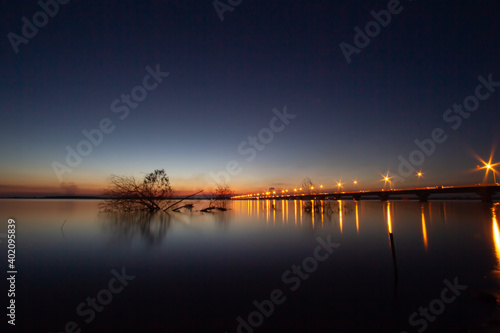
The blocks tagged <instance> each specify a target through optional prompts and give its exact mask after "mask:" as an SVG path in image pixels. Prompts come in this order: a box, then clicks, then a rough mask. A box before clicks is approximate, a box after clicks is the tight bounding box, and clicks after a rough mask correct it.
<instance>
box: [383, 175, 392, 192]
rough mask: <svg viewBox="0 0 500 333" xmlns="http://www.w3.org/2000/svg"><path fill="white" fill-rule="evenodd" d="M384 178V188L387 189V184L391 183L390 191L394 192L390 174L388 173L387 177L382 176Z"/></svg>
mask: <svg viewBox="0 0 500 333" xmlns="http://www.w3.org/2000/svg"><path fill="white" fill-rule="evenodd" d="M382 177H383V178H382V180H383V181H384V188H385V186H386V184H387V182H389V189H391V190H392V182H391V178H392V177H389V173H387V175H385V176H384V175H382Z"/></svg>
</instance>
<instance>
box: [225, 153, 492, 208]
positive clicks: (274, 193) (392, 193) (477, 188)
mask: <svg viewBox="0 0 500 333" xmlns="http://www.w3.org/2000/svg"><path fill="white" fill-rule="evenodd" d="M479 160H480V161H481V162H482V163H483V166H479V165H478V166H477V170H485V178H484V180H485V183H484V184H476V185H465V186H430V187H429V186H427V187H418V186H417V187H415V188H405V189H395V188H393V186H392V181H391V179H392V178H393V177H389V174H388V173H387V174H386V175H382V179H381V181H383V182H384V188H383V189H382V190H359V189H358V185H359V182H358V181H357V180H353V182H352V184H353V188H354V190H350V191H343V188H344V183H342V181H341V180H339V181H337V182H336V185H335V186H336V187H337V191H334V192H328V191H326V190H324V186H323V185H320V186H319V187H317V186H313V185H311V186H310V187H307V188H303V187H298V188H293V189H286V188H283V189H278V190H276V189H274V188H269V189H268V190H267V191H263V192H258V193H251V194H244V195H237V196H233V197H231V199H235V200H238V199H239V200H242V199H245V200H249V199H255V200H258V199H273V200H276V199H280V200H293V199H307V200H309V199H319V200H322V199H324V200H326V199H332V200H345V199H351V200H361V199H374V198H379V199H380V200H382V201H386V200H389V199H390V198H391V197H393V198H394V197H401V196H404V197H405V198H408V199H412V198H414V199H418V200H420V201H422V202H426V201H427V199H428V198H429V197H430V196H431V195H433V196H436V195H440V194H441V195H448V196H449V195H454V194H455V195H464V194H469V195H470V194H472V195H474V196H475V197H476V198H478V199H481V201H483V202H492V201H493V200H494V198H495V195H496V194H497V193H499V192H500V184H499V183H497V180H496V173H498V171H497V170H496V169H495V167H496V166H497V165H499V164H500V163H495V164H492V162H491V158H490V159H489V161H488V162H485V161H483V160H482V159H479ZM490 172H491V173H492V174H493V177H492V178H493V179H492V180H493V183H490V184H488V183H486V180H487V179H488V175H489V173H490ZM423 176H424V174H423V172H422V171H418V172H417V173H416V177H417V184H418V183H419V181H420V179H421V178H422V177H423ZM387 184H389V189H387Z"/></svg>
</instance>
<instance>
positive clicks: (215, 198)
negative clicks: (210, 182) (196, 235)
mask: <svg viewBox="0 0 500 333" xmlns="http://www.w3.org/2000/svg"><path fill="white" fill-rule="evenodd" d="M233 194H234V191H233V190H232V189H231V187H230V186H229V185H228V184H226V183H224V184H216V186H215V190H214V192H213V194H211V195H210V203H209V204H208V207H207V208H205V209H202V211H204V212H207V211H210V210H212V209H218V210H227V206H228V201H229V200H230V199H231V196H232V195H233Z"/></svg>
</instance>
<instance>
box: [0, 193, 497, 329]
mask: <svg viewBox="0 0 500 333" xmlns="http://www.w3.org/2000/svg"><path fill="white" fill-rule="evenodd" d="M204 205H206V203H205V202H195V209H194V210H193V211H191V212H190V211H185V212H182V213H171V214H170V215H166V214H163V215H158V216H153V217H150V216H147V215H140V214H135V215H134V214H121V215H116V214H106V213H100V212H99V210H98V201H84V200H81V201H76V200H75V201H68V200H1V201H0V213H1V218H2V226H1V228H0V232H3V233H6V232H7V219H8V218H13V219H15V221H16V225H17V229H16V232H17V233H16V242H17V243H16V244H17V251H16V255H17V257H16V266H17V270H18V275H17V281H16V304H17V313H16V323H17V325H16V329H15V330H11V331H16V332H65V329H66V328H65V327H66V325H68V327H69V328H68V329H67V331H68V332H73V331H74V332H78V329H81V332H221V333H223V332H238V331H239V332H245V333H246V332H402V331H407V332H417V331H418V330H419V329H420V330H421V331H423V329H424V328H425V331H426V332H462V331H463V332H466V331H467V329H469V330H470V331H471V332H499V331H500V326H495V325H494V324H495V320H498V319H499V318H500V317H498V313H497V312H498V307H496V306H495V305H494V304H491V303H488V302H485V301H483V299H482V298H481V297H479V295H484V293H488V294H491V295H495V296H500V274H499V272H500V232H499V226H498V221H497V216H500V205H498V203H497V204H483V203H479V202H431V203H425V204H421V203H418V202H378V201H361V202H359V203H356V202H353V201H342V202H337V201H332V202H324V203H323V204H320V205H318V204H316V205H315V207H310V208H312V209H310V210H308V211H306V209H305V208H306V206H310V202H301V201H276V202H273V201H235V202H231V210H229V211H227V212H218V213H214V214H207V213H201V212H199V211H196V210H197V209H200V208H202V206H204ZM65 220H66V223H65V224H64V227H63V228H62V229H61V226H62V225H63V223H64V221H65ZM391 232H392V241H393V242H392V244H391V241H390V240H391V236H390V233H391ZM318 239H319V240H318ZM0 240H1V241H2V243H1V244H0V248H1V249H2V252H1V253H2V255H3V256H5V257H7V249H6V239H5V238H0ZM327 243H330V246H329V245H327ZM321 244H323V245H321ZM331 244H333V245H331ZM330 252H332V253H330ZM294 265H295V266H294ZM2 269H3V270H4V272H5V271H7V267H6V264H5V266H4V268H2ZM112 270H115V272H114V273H112ZM122 273H125V275H128V276H129V278H128V280H127V279H125V280H124V279H123V278H122V281H124V282H120V281H119V280H118V279H116V277H115V275H120V274H122ZM4 274H6V273H4ZM131 276H134V278H133V279H132V277H131ZM445 280H446V282H445ZM447 283H448V284H451V285H452V287H453V284H458V285H459V286H458V289H457V287H454V288H455V294H454V293H453V291H452V290H450V287H449V286H448V284H447ZM460 286H466V287H467V288H465V287H460ZM2 288H3V291H2V295H5V292H4V291H6V290H7V289H8V288H7V285H6V284H5V280H4V284H2ZM111 289H112V290H113V292H111V291H110V290H111ZM445 289H448V290H445ZM3 297H4V298H3V299H2V300H3V304H4V305H5V306H6V304H7V300H6V297H5V296H3ZM96 297H97V301H96V302H97V304H95V308H94V309H93V308H92V305H91V303H87V302H89V301H88V300H90V302H92V298H96ZM110 297H111V298H110ZM483 298H484V297H483ZM270 299H272V300H274V301H275V302H276V304H275V303H272V301H269V300H270ZM254 301H257V302H256V303H258V304H257V305H255V304H254ZM99 302H101V303H99ZM259 304H260V305H259ZM270 304H272V305H270ZM4 305H2V307H3V308H4V309H5V307H4ZM429 306H430V307H431V309H430V310H428V313H427V314H425V313H423V312H422V313H419V311H420V310H421V309H422V310H423V311H426V309H425V308H429ZM259 307H260V310H258V309H259ZM78 308H79V311H78ZM4 311H5V310H4ZM415 312H417V313H416V315H414V316H413V320H412V322H411V323H410V321H409V318H410V317H411V316H412V314H414V313H415ZM262 313H264V314H262ZM2 316H3V317H4V322H3V323H2V325H3V324H5V321H6V319H5V314H4V315H2ZM426 316H427V317H426ZM238 317H241V318H240V319H239V320H238ZM72 321H73V322H75V323H74V324H72V323H69V324H68V322H72ZM243 321H244V323H243V324H242V322H243ZM412 324H413V325H412ZM72 325H74V326H75V327H76V326H77V328H73V327H72ZM252 325H253V326H252Z"/></svg>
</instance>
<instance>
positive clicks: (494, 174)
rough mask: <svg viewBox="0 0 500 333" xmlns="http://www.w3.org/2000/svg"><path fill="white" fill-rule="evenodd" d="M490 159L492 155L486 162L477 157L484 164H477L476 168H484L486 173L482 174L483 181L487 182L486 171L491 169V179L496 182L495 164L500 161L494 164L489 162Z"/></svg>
mask: <svg viewBox="0 0 500 333" xmlns="http://www.w3.org/2000/svg"><path fill="white" fill-rule="evenodd" d="M491 159H492V157H490V160H489V161H488V162H485V161H483V160H482V159H479V160H480V161H481V163H483V164H484V166H483V167H480V166H479V165H478V168H479V169H485V170H486V173H485V175H484V182H487V181H488V171H490V170H491V172H492V173H493V181H494V183H495V184H496V183H497V177H496V173H497V172H498V171H497V170H495V168H494V167H495V166H497V165H499V164H500V163H495V164H491Z"/></svg>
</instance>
